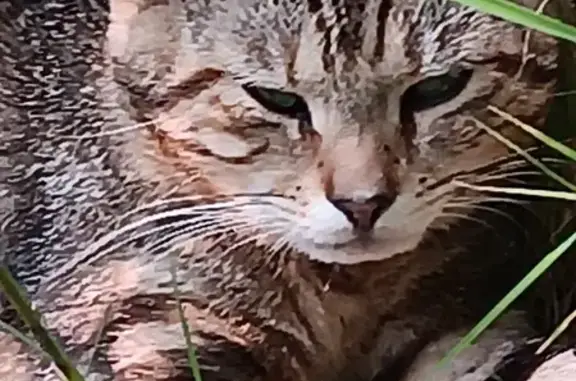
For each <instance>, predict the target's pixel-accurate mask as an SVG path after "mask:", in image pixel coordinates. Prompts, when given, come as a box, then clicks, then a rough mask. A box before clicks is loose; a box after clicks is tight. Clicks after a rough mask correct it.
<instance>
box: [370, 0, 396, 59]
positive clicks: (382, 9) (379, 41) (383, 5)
mask: <svg viewBox="0 0 576 381" xmlns="http://www.w3.org/2000/svg"><path fill="white" fill-rule="evenodd" d="M390 9H392V1H391V0H382V1H381V2H380V5H379V6H378V17H377V21H376V22H377V24H376V45H375V46H374V61H378V60H379V59H382V56H383V55H384V38H385V37H386V20H387V19H388V15H389V14H390Z"/></svg>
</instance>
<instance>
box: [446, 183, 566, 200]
mask: <svg viewBox="0 0 576 381" xmlns="http://www.w3.org/2000/svg"><path fill="white" fill-rule="evenodd" d="M454 184H455V185H457V186H459V187H462V188H468V189H472V190H475V191H480V192H493V193H505V194H514V195H519V196H536V197H543V198H555V199H557V200H566V201H576V193H574V192H559V191H550V190H545V189H528V188H511V187H491V186H483V185H473V184H468V183H465V182H462V181H458V180H454Z"/></svg>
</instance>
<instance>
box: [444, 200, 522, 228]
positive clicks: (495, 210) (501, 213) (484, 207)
mask: <svg viewBox="0 0 576 381" xmlns="http://www.w3.org/2000/svg"><path fill="white" fill-rule="evenodd" d="M446 208H451V209H464V210H466V209H470V210H480V211H485V212H489V213H492V214H495V215H497V216H501V217H503V218H505V219H507V220H508V221H510V222H512V223H513V224H514V225H516V226H518V227H520V228H522V231H524V230H525V229H523V225H522V224H521V223H520V222H519V221H518V220H517V219H515V218H513V217H512V216H511V215H510V214H508V213H506V212H504V211H502V210H500V209H498V208H493V207H490V206H487V205H479V204H471V203H467V204H458V203H453V204H449V205H446Z"/></svg>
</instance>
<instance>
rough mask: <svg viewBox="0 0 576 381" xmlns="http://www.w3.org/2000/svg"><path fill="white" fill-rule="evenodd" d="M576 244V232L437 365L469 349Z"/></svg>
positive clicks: (538, 265)
mask: <svg viewBox="0 0 576 381" xmlns="http://www.w3.org/2000/svg"><path fill="white" fill-rule="evenodd" d="M574 242H576V232H575V233H572V235H571V236H570V237H569V238H568V239H567V240H565V241H564V242H562V243H561V244H560V245H558V247H556V249H554V250H553V251H552V252H550V253H548V254H547V255H546V256H545V257H544V258H543V259H542V260H541V261H540V262H539V263H538V264H537V265H536V266H535V267H534V268H533V269H532V270H531V271H530V272H529V273H528V274H527V275H526V276H525V277H524V278H523V279H522V280H521V281H520V282H519V283H518V284H517V285H516V286H515V287H514V288H513V289H512V290H511V291H510V292H509V293H508V294H506V296H505V297H504V298H502V300H501V301H500V302H499V303H498V304H496V306H495V307H494V308H493V309H492V310H491V311H490V312H488V314H486V316H485V317H484V318H483V319H482V320H481V321H480V322H479V323H478V324H476V326H475V327H474V328H472V330H470V332H468V334H467V335H466V336H464V338H463V339H462V340H460V342H459V343H458V345H456V346H455V347H454V348H452V349H451V350H450V351H449V352H448V354H447V355H446V356H444V358H443V359H442V360H440V362H439V363H438V364H437V366H438V367H444V366H446V365H447V364H448V363H450V362H452V361H453V360H454V359H455V358H456V356H457V355H458V353H460V352H461V351H462V350H464V349H465V348H467V347H469V346H470V345H471V344H472V343H473V342H474V340H476V339H477V338H478V336H480V334H481V333H482V332H483V331H484V330H485V329H486V328H488V327H489V326H490V324H492V323H493V322H494V320H496V319H497V318H498V316H500V315H501V314H502V312H504V311H505V310H506V309H507V308H508V307H509V306H510V304H512V302H514V300H516V298H517V297H518V296H519V295H520V294H522V293H523V292H524V291H525V290H526V289H527V288H528V287H529V286H530V285H531V284H532V283H533V282H534V281H535V280H536V279H538V278H539V277H540V276H541V275H542V274H543V273H544V272H545V271H546V270H547V269H548V268H549V267H550V266H551V265H552V264H553V263H554V262H555V261H556V260H557V259H558V258H560V256H561V255H562V254H564V253H565V252H566V251H567V250H568V249H569V248H570V247H571V246H572V245H573V244H574Z"/></svg>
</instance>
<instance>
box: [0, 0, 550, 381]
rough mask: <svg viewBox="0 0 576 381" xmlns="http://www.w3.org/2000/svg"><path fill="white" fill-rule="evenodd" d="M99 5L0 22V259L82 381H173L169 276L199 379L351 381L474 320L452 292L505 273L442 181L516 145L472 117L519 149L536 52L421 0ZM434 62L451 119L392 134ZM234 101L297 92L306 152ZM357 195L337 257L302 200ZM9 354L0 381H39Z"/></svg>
mask: <svg viewBox="0 0 576 381" xmlns="http://www.w3.org/2000/svg"><path fill="white" fill-rule="evenodd" d="M530 5H531V6H534V4H530ZM109 6H110V13H109V10H108V4H102V3H99V2H98V1H88V0H86V1H84V0H75V1H67V2H66V1H64V0H55V1H52V2H46V3H42V4H39V5H32V6H28V7H27V8H26V9H18V8H17V7H16V6H15V5H11V6H7V9H8V11H7V12H12V13H6V14H11V15H13V16H14V17H11V18H10V19H7V20H4V19H2V20H1V22H0V28H1V29H0V37H2V38H0V51H1V52H2V58H1V59H2V61H0V86H2V87H0V91H1V92H0V106H1V107H0V118H1V119H0V123H1V124H0V127H1V128H2V130H1V131H2V134H6V135H5V136H8V138H7V139H2V141H0V154H1V155H2V156H0V159H1V161H0V176H1V177H0V178H2V180H3V181H2V183H0V186H1V188H0V195H2V197H3V199H4V200H7V204H9V205H10V206H11V208H10V210H9V211H7V212H4V211H3V212H0V213H3V214H4V215H3V214H0V216H2V217H3V219H4V221H5V222H4V224H3V225H2V228H3V238H2V241H0V244H5V245H6V247H7V250H6V253H7V254H6V257H5V258H6V262H7V264H8V265H9V267H10V268H11V269H12V270H13V272H14V273H15V274H16V276H17V277H18V279H19V280H20V281H21V282H22V283H23V284H25V285H26V286H27V288H28V290H29V292H30V294H31V295H32V297H33V299H34V302H35V304H36V305H37V307H38V308H39V309H40V311H42V312H43V315H44V318H45V321H46V324H47V326H49V327H50V328H51V329H52V330H53V332H54V333H55V334H56V335H57V336H58V337H59V339H60V341H61V342H62V343H63V344H64V345H65V347H66V349H67V350H69V351H70V353H71V355H72V356H73V357H74V359H75V360H76V361H78V363H79V364H80V365H81V367H86V366H87V364H88V363H91V365H92V366H91V368H90V369H91V373H90V377H91V378H89V379H90V380H113V381H128V380H143V381H185V380H186V381H188V380H192V375H191V373H190V371H189V369H188V368H187V363H186V342H185V341H184V339H183V335H182V331H181V325H180V322H179V317H178V311H177V308H176V297H175V295H174V285H173V276H174V275H175V276H176V278H177V280H178V281H179V286H178V289H179V292H180V294H181V301H182V304H183V308H184V316H185V317H186V319H187V321H188V323H189V324H190V328H191V329H192V337H191V340H192V342H193V343H194V344H195V346H196V348H197V355H198V359H199V361H200V365H201V368H202V372H203V375H204V378H203V379H204V380H205V381H244V380H246V381H248V380H250V381H258V380H261V381H282V380H285V381H296V380H298V381H312V380H326V381H356V380H357V381H369V380H370V379H371V378H372V377H374V376H375V375H376V373H377V372H378V371H380V370H382V369H383V368H384V369H386V367H388V366H391V364H392V363H393V362H394V361H395V360H397V359H398V358H400V357H402V356H404V355H405V353H409V352H411V351H415V352H417V351H418V350H419V349H420V348H422V347H423V346H424V345H425V344H426V343H428V342H429V341H430V340H432V339H434V338H436V337H437V336H438V335H440V334H442V333H443V332H446V331H452V330H456V329H460V328H461V327H462V326H464V325H465V324H469V323H470V322H471V321H472V319H474V318H475V317H477V316H478V315H479V314H481V312H482V311H483V308H482V307H479V306H476V305H475V304H474V303H471V302H470V303H469V302H467V301H466V295H467V294H466V292H468V291H461V290H466V289H467V288H466V287H467V285H468V281H470V280H472V281H473V283H474V282H475V284H476V286H480V287H483V285H488V284H489V285H490V286H494V287H496V285H494V284H493V283H499V282H494V280H493V279H492V277H491V276H490V275H489V274H490V273H489V271H492V270H494V268H499V267H500V266H501V265H502V264H503V262H502V261H503V259H502V258H503V257H504V258H508V257H513V255H512V254H510V255H509V256H506V255H504V256H503V257H502V256H500V255H497V253H499V251H498V250H499V249H494V246H490V245H494V242H493V240H492V239H490V238H489V237H491V236H492V235H493V231H492V230H490V229H488V228H486V229H485V228H483V227H482V226H480V225H474V223H472V226H473V228H471V227H470V225H469V224H468V225H467V224H466V222H465V221H466V220H468V221H469V223H470V221H474V220H475V219H476V217H475V215H474V214H472V212H468V209H474V208H473V206H474V205H476V204H478V203H480V202H482V201H486V198H487V196H485V195H480V194H477V193H473V192H464V191H463V190H462V189H460V188H457V187H456V185H454V182H452V181H451V180H454V179H460V180H465V181H471V182H478V183H486V182H490V181H492V180H496V179H498V178H501V177H502V176H503V175H505V174H506V173H508V172H510V173H514V172H515V171H517V170H520V169H522V163H521V162H520V161H517V160H516V161H514V159H513V158H512V157H511V156H509V155H508V152H507V150H506V149H505V147H504V146H503V145H502V144H501V143H499V142H496V141H495V140H494V139H493V138H491V137H490V136H489V135H487V134H486V133H484V132H483V131H484V130H483V129H482V128H478V127H479V126H482V125H488V126H490V127H492V128H495V129H497V130H499V131H501V132H503V133H504V134H506V135H507V136H508V137H509V138H510V139H513V140H514V141H515V142H517V143H518V144H520V145H523V146H526V145H530V144H532V143H533V142H531V141H529V140H527V139H525V138H524V137H522V136H521V135H520V133H519V131H518V130H517V129H516V128H514V127H512V126H511V125H510V124H509V123H508V122H505V121H503V120H501V119H500V118H498V117H496V116H495V115H494V114H493V113H490V112H488V111H487V110H486V105H488V104H493V105H495V106H497V107H500V108H501V109H503V110H504V111H507V112H509V113H511V114H512V115H514V116H516V117H518V118H521V119H522V120H524V121H526V122H528V123H531V124H532V125H534V126H537V127H542V124H543V118H544V116H545V114H546V110H547V105H548V103H549V99H550V96H551V93H552V91H553V89H554V78H555V69H556V44H555V41H554V40H553V39H551V38H548V37H545V36H543V35H541V34H539V33H536V32H533V31H532V32H526V31H525V30H522V29H521V28H519V27H517V26H514V25H511V24H509V23H506V22H504V21H502V20H499V19H496V18H494V17H491V16H487V15H484V14H480V13H477V12H474V11H472V10H471V9H469V8H465V7H461V6H458V5H456V4H455V3H453V2H448V1H443V0H435V1H420V0H403V1H389V0H308V1H304V0H290V1H288V0H266V1H261V0H258V1H257V0H202V1H192V0H190V1H176V0H175V1H168V0H167V1H156V0H112V1H111V3H110V4H109ZM22 41H24V43H23V42H22ZM23 57H24V58H23ZM19 60H20V61H19ZM455 64H460V65H464V66H465V67H467V68H471V69H474V75H473V77H472V79H471V81H470V84H469V85H468V86H467V87H466V89H465V90H464V91H463V92H462V93H461V94H460V95H459V96H457V97H456V98H455V99H453V100H452V101H450V102H447V103H444V104H442V105H440V106H438V107H435V108H433V109H430V110H428V111H425V112H420V113H417V114H414V115H410V118H409V119H408V120H406V119H405V118H404V116H402V115H400V111H399V109H400V98H401V95H402V93H403V92H404V91H405V90H406V89H407V88H408V87H409V86H410V85H412V84H414V83H416V82H417V81H419V80H421V79H423V78H426V77H428V76H433V75H438V74H441V73H444V72H445V71H446V70H448V69H450V68H451V67H453V65H455ZM243 84H254V85H259V86H266V87H273V88H278V89H283V90H287V91H293V92H296V93H298V94H299V95H300V96H302V97H303V98H304V99H305V100H306V101H307V104H308V107H309V108H310V112H311V119H312V127H313V129H314V130H313V131H310V130H303V129H301V128H299V127H301V126H298V125H297V123H296V122H295V121H293V120H287V119H285V118H282V117H280V116H278V115H273V114H271V113H270V112H268V111H266V110H264V109H263V108H262V107H260V106H259V105H258V104H257V103H256V102H255V101H254V100H253V99H252V98H250V97H249V96H248V94H247V93H245V92H243V90H242V89H241V85H243ZM137 123H140V124H141V125H140V127H133V126H135V124H137ZM3 136H4V135H3ZM5 173H7V175H4V174H5ZM4 178H6V180H4ZM380 194H387V195H393V198H394V202H393V203H392V205H391V206H390V208H389V209H388V210H387V211H386V212H385V213H384V214H383V215H382V217H381V218H380V219H379V220H378V222H377V224H376V226H375V230H374V238H375V240H374V242H372V243H371V244H369V245H367V246H366V245H361V244H358V242H356V241H355V240H354V239H353V238H350V237H351V235H352V228H351V225H350V223H349V222H348V221H347V219H346V218H345V217H344V216H343V215H342V213H340V212H339V211H338V210H336V209H335V207H334V206H332V205H331V204H330V203H329V202H328V201H327V199H328V198H338V199H352V200H362V199H366V198H370V197H372V196H374V195H380ZM391 197H392V196H391ZM471 206H472V207H471ZM466 207H469V208H466ZM470 207H471V208H470ZM4 237H7V238H4ZM455 237H457V238H458V239H457V240H456V239H455ZM479 237H480V238H479ZM482 237H484V238H485V239H484V240H483V239H482ZM482 245H484V246H482ZM495 247H497V248H499V246H495ZM524 249H526V248H524ZM486 250H488V251H486ZM503 250H504V251H506V250H510V251H511V252H512V253H513V252H514V249H513V248H505V249H503ZM474 251H475V252H483V251H486V252H488V253H494V255H491V254H486V255H485V256H483V258H482V260H481V261H480V258H478V256H473V255H466V254H467V253H473V252H474ZM459 261H461V262H459ZM460 265H462V266H460ZM479 269H486V273H485V274H486V275H481V276H480V275H478V272H479ZM173 273H175V274H173ZM455 274H456V278H454V277H455ZM482 274H484V273H482ZM459 277H461V278H459ZM500 283H501V284H498V286H499V287H500V288H498V291H495V294H497V295H500V291H501V290H502V289H504V287H507V286H508V283H509V282H507V281H505V280H502V282H500ZM446 284H449V286H448V287H447V286H446ZM457 300H458V301H460V300H464V301H463V302H462V303H461V305H460V304H458V303H455V301H457ZM431 301H433V302H431ZM445 316H453V319H446V318H445ZM100 332H101V334H99V333H100ZM9 341H10V339H9V338H7V337H4V336H0V345H2V347H3V348H10V352H8V351H6V352H5V353H8V357H9V358H10V361H8V360H6V361H2V362H1V363H2V367H0V379H2V380H3V379H12V378H6V377H13V375H14V374H17V375H18V377H20V374H22V376H21V379H22V380H26V381H28V380H30V381H36V380H42V381H46V380H53V379H55V377H56V375H55V372H54V371H53V369H50V367H49V364H46V363H44V362H43V360H41V359H39V358H38V357H37V356H35V355H33V354H30V353H29V351H27V350H26V349H25V348H24V347H21V346H19V345H18V344H16V343H8V342H9ZM94 348H96V349H97V350H96V351H95V352H94V353H95V354H94V356H93V358H92V357H91V356H90V354H91V353H92V352H91V350H92V349H94ZM3 356H4V353H1V354H0V359H2V358H3ZM15 369H18V370H19V372H20V373H15V371H14V370H15ZM83 369H84V368H83ZM8 375H10V376H8ZM390 377H391V376H390ZM386 379H390V378H386ZM18 380H20V378H18Z"/></svg>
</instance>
